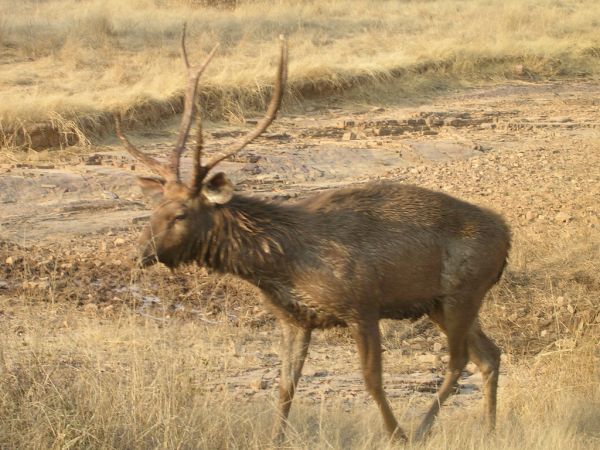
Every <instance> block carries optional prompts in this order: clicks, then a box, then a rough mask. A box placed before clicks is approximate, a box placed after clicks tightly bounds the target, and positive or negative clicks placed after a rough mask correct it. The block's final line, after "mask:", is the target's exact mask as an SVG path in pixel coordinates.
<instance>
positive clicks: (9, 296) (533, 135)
mask: <svg viewBox="0 0 600 450" xmlns="http://www.w3.org/2000/svg"><path fill="white" fill-rule="evenodd" d="M599 110H600V86H598V85H597V84H593V83H587V82H581V83H548V84H525V83H524V84H516V85H515V84H512V85H506V86H500V87H496V88H487V89H473V90H470V91H467V92H466V93H460V94H452V95H446V96H442V97H439V98H436V99H434V100H432V101H431V102H428V103H427V104H423V105H422V106H419V107H412V108H400V107H395V106H383V107H368V108H364V109H361V108H357V107H353V108H352V109H348V108H339V107H325V106H321V107H318V108H315V109H314V110H313V111H311V112H307V113H305V114H301V115H283V116H282V117H281V118H280V119H279V120H278V121H277V122H276V124H274V125H273V126H272V127H271V128H270V130H269V133H268V134H267V135H265V136H263V137H262V138H261V139H260V140H259V142H258V143H257V144H255V145H253V146H252V147H251V148H248V149H247V150H246V151H244V152H243V153H242V154H240V155H239V156H237V157H236V158H235V160H234V161H229V162H224V163H223V164H222V169H223V170H224V171H225V172H226V173H227V174H228V175H229V176H230V177H231V178H232V179H233V180H234V181H235V182H236V184H237V187H238V190H240V191H242V192H245V193H248V194H252V195H257V196H263V197H275V196H277V197H279V198H281V199H284V200H286V199H287V200H286V201H294V198H296V197H304V196H306V195H309V194H310V193H311V192H312V191H317V190H323V189H330V188H335V187H337V186H342V185H348V184H354V183H363V182H366V181H370V180H384V179H386V180H387V179H389V180H397V181H400V182H404V183H414V184H418V185H421V186H425V187H429V188H433V189H437V190H442V191H445V192H447V193H450V194H452V195H456V196H458V197H460V198H463V199H465V200H468V201H471V202H474V203H477V204H480V205H484V206H488V207H491V208H493V209H495V210H497V211H499V212H501V213H502V214H503V215H504V216H505V217H506V218H507V220H508V222H509V223H510V225H511V227H512V229H513V233H514V237H515V250H514V255H513V257H511V264H510V265H509V268H508V272H507V280H508V281H506V283H512V284H513V285H520V284H523V283H527V280H528V278H526V277H530V278H531V277H533V278H535V277H538V278H540V279H541V278H543V274H542V272H543V271H544V270H547V271H548V273H549V274H550V275H549V276H554V277H556V283H555V286H556V289H557V292H556V295H555V296H553V301H554V300H556V302H555V303H556V305H555V308H556V310H555V311H554V312H548V311H546V310H544V308H543V307H542V306H540V307H536V306H535V305H533V306H531V305H526V306H523V305H521V304H519V306H518V307H516V308H515V310H514V311H512V310H505V311H504V313H503V314H504V315H503V320H505V322H506V324H507V325H506V326H505V328H501V327H499V326H496V327H494V325H497V324H494V323H493V322H494V319H493V318H490V317H489V315H488V316H487V317H488V318H487V319H485V320H484V322H487V323H488V324H490V323H491V326H492V328H493V330H494V331H493V332H492V335H494V337H495V338H496V339H497V340H499V341H500V342H501V343H503V344H505V345H504V348H505V353H506V354H505V356H504V357H503V358H504V360H505V361H510V359H511V357H512V356H511V351H512V352H513V353H514V354H525V353H527V352H535V353H540V352H544V351H548V349H556V348H558V349H560V348H568V347H569V346H570V345H574V344H573V343H570V342H569V339H572V340H573V339H575V338H574V337H573V336H571V335H566V334H565V333H567V331H565V330H575V331H572V332H573V333H575V332H576V331H577V328H578V327H580V326H581V327H582V328H583V325H580V324H585V326H586V327H587V326H595V327H596V328H597V327H598V326H600V310H598V306H597V304H595V303H592V300H590V298H589V296H586V295H582V296H580V297H577V296H576V295H571V294H569V295H567V294H561V293H560V289H561V280H560V278H561V277H560V276H558V275H556V272H555V271H554V272H553V264H554V265H557V264H558V265H560V264H561V262H560V254H564V255H568V254H572V253H576V252H577V251H578V249H579V248H580V247H581V245H582V244H583V243H584V242H585V241H586V239H594V238H595V237H597V236H598V233H600V151H599V148H600V113H599ZM251 125H252V121H250V120H249V121H248V124H247V125H245V126H233V125H221V124H219V125H214V124H213V125H212V126H210V125H209V126H208V127H207V130H206V140H207V141H208V142H207V144H208V149H207V152H208V153H214V154H217V153H218V152H219V149H220V148H221V147H223V146H225V145H227V143H229V142H231V141H233V140H234V139H235V138H236V137H238V136H239V135H240V134H241V133H242V132H243V131H244V129H245V128H246V127H250V126H251ZM173 136H174V128H173V127H168V128H166V129H164V130H159V131H152V132H150V131H148V132H147V133H139V134H137V135H136V134H133V133H132V136H131V139H132V140H133V141H135V142H136V143H139V144H140V146H141V147H142V148H143V149H144V150H146V151H149V152H151V153H152V154H155V155H157V156H159V157H161V156H165V155H166V154H167V152H168V151H169V147H170V145H171V141H173ZM61 154H62V156H60V157H59V156H53V155H50V156H49V157H48V158H45V160H44V161H41V162H40V161H33V160H32V159H31V158H30V159H28V160H24V159H21V160H19V161H17V160H14V159H11V158H5V160H4V162H3V163H2V164H1V165H0V175H1V176H0V236H1V237H0V239H1V242H0V257H1V260H0V265H1V266H2V270H0V298H1V299H2V303H3V315H2V318H0V321H2V322H3V323H4V326H6V327H7V328H6V329H7V330H9V332H14V330H16V329H18V326H19V325H18V322H19V318H18V314H16V313H14V314H8V313H7V312H9V311H11V308H12V309H14V308H16V307H15V304H14V302H15V299H16V298H18V297H19V296H20V295H21V296H22V295H27V296H29V297H30V298H36V299H39V300H40V301H42V302H43V301H46V302H48V301H52V302H70V303H72V304H73V305H76V306H77V308H80V309H81V310H82V314H88V315H89V314H92V315H98V316H99V317H110V315H111V314H114V313H115V310H116V309H119V308H122V307H123V305H125V307H127V308H132V309H133V310H135V311H137V313H138V314H140V316H142V317H143V316H146V315H147V316H150V317H154V318H156V320H165V321H168V320H183V321H185V320H196V321H200V322H201V323H205V324H207V326H210V324H211V323H217V322H219V321H221V320H225V321H229V323H231V324H232V325H233V326H252V327H256V332H255V333H253V334H254V336H255V338H254V339H252V340H250V341H248V342H242V343H235V342H232V343H231V345H229V346H228V347H227V348H226V349H224V350H223V351H224V352H226V353H227V354H229V356H230V357H231V360H232V361H234V362H233V363H232V364H230V365H229V366H228V367H227V368H226V373H227V377H228V378H227V379H228V384H227V385H226V386H223V385H211V384H210V383H208V384H206V385H205V386H206V389H228V390H230V391H231V392H232V393H234V394H235V395H239V396H240V397H256V396H259V397H260V396H263V395H269V396H271V395H272V390H273V388H274V385H275V384H274V382H275V381H276V379H277V377H278V371H277V365H278V360H279V359H278V356H277V353H276V352H277V347H276V345H275V344H276V339H274V336H275V337H276V336H277V332H276V331H273V329H272V324H271V322H270V320H269V318H268V317H265V316H261V315H260V313H259V311H260V308H259V307H258V306H257V304H256V303H255V297H256V295H255V293H254V291H252V290H251V289H249V288H247V287H245V286H242V285H240V284H239V283H238V284H236V283H235V282H231V284H230V285H229V286H228V285H227V283H225V284H223V283H221V282H220V281H219V280H215V279H214V278H210V277H208V275H207V274H205V273H204V272H203V271H202V270H200V269H189V270H188V269H186V270H187V272H186V270H184V271H181V272H178V273H174V274H171V273H169V272H167V271H166V270H162V269H160V268H156V269H152V270H153V272H152V274H153V275H152V276H153V277H159V278H160V280H162V281H160V282H157V281H156V278H155V279H154V281H149V280H148V278H146V279H145V281H144V279H143V276H142V281H137V279H135V280H134V278H135V276H134V275H132V270H131V262H130V260H129V257H130V255H131V253H132V251H133V246H134V240H135V236H136V234H137V233H138V230H139V228H140V227H141V226H142V225H143V223H144V222H145V220H146V218H147V217H148V215H149V209H148V207H147V206H146V204H145V203H144V200H143V198H142V197H141V194H140V192H139V190H138V188H137V185H136V182H135V176H136V175H138V174H142V173H145V172H144V169H143V168H142V167H140V166H139V165H138V164H137V163H136V162H134V161H133V160H132V159H131V158H130V157H129V156H128V155H127V154H126V153H125V152H124V151H123V150H122V149H121V148H120V147H119V146H118V145H117V143H116V141H115V140H114V139H113V140H111V139H109V140H107V143H106V145H103V146H99V147H97V148H93V149H91V151H89V152H85V154H75V155H68V152H66V153H65V152H64V151H63V152H62V153H61ZM65 155H66V156H65ZM183 166H184V173H187V172H189V167H190V159H189V155H188V157H187V158H185V159H184V162H183ZM596 241H597V240H596ZM528 242H529V244H528ZM553 242H557V245H560V246H562V247H560V249H558V250H557V251H556V253H557V256H555V259H552V258H550V259H545V260H544V261H543V262H539V264H537V266H536V267H537V269H536V270H538V272H537V274H536V275H535V277H534V276H533V275H531V274H529V275H528V274H526V273H525V271H524V270H523V266H524V265H525V263H526V261H527V258H528V257H531V255H529V256H528V254H535V252H536V251H537V250H536V249H537V248H538V247H544V248H546V247H552V245H553ZM558 242H560V243H561V244H558ZM569 242H570V243H571V244H572V245H571V246H569V245H567V244H565V243H569ZM527 245H530V246H529V247H528V246H527ZM557 248H558V247H557ZM534 256H535V255H534ZM524 261H525V262H524ZM582 264H584V263H582ZM190 272H192V274H193V275H194V277H195V278H194V279H192V278H193V277H190V275H189V273H190ZM553 274H554V275H553ZM568 276H569V277H572V278H573V279H575V280H576V281H577V283H580V284H581V286H584V287H585V288H586V289H588V290H592V291H596V292H597V291H598V290H600V281H598V278H597V277H594V276H590V274H589V273H587V272H585V271H584V270H583V271H582V270H579V269H577V270H575V269H573V271H572V273H571V272H569V273H568ZM577 277H579V278H577ZM198 280H200V281H198ZM204 280H208V281H204ZM161 283H164V284H161ZM157 284H160V286H157ZM165 285H166V286H167V287H168V289H165ZM582 289H583V288H582ZM167 292H168V294H167ZM586 292H587V291H586ZM553 295H554V294H553ZM236 296H241V297H243V298H245V299H247V301H246V302H245V303H244V302H241V304H240V302H236V301H235V300H233V301H231V300H230V299H231V298H232V297H233V298H234V299H235V298H236ZM576 300H577V301H576ZM230 301H231V304H232V306H231V308H230V309H227V308H225V307H224V306H223V305H224V304H225V303H227V302H230ZM585 302H588V303H589V305H588V307H587V308H586V307H584V305H585V304H586V303H585ZM525 303H526V302H525ZM248 304H249V306H248ZM215 305H217V306H216V307H215ZM494 308H496V309H493V308H492V309H491V311H492V312H494V311H496V312H497V311H500V310H501V309H502V308H504V307H503V306H502V305H499V306H498V305H497V306H494ZM224 311H225V313H226V315H225V316H223V312H224ZM488 314H489V313H488ZM223 317H225V319H223ZM178 318H179V319H178ZM558 319H560V323H561V326H560V327H558V328H557V327H555V326H554V322H555V321H558ZM525 322H527V327H529V328H531V326H533V327H537V328H536V330H535V332H531V331H528V333H529V334H526V332H525V331H524V330H525V328H526V327H525V325H524V324H525ZM531 323H533V325H530V324H531ZM511 324H512V325H514V329H510V328H511ZM594 324H595V325H594ZM561 327H562V328H561ZM529 328H527V329H528V330H529ZM582 328H580V330H581V329H582ZM544 330H546V331H545V332H544ZM569 332H571V331H569ZM519 333H521V334H519ZM384 334H385V336H386V341H385V342H386V353H385V371H386V375H385V381H386V389H387V391H388V393H389V395H390V397H392V399H397V398H400V397H409V396H411V398H412V399H413V401H416V402H424V401H428V399H430V398H431V392H434V390H435V387H436V385H437V384H438V383H439V381H440V377H441V376H442V374H443V366H444V362H445V357H444V355H445V349H446V347H445V341H444V339H443V337H442V336H441V335H440V334H439V333H438V332H437V331H436V330H434V329H432V328H430V327H428V326H427V325H426V324H423V323H422V322H417V323H415V324H407V325H402V326H401V327H395V326H393V325H391V324H384ZM508 336H512V338H509V337H508ZM531 336H535V338H532V337H531ZM511 339H512V340H511ZM526 341H527V342H526ZM557 342H559V343H558V344H556V343H557ZM573 342H574V341H573ZM507 346H508V347H509V348H508V349H507V348H506V347H507ZM561 346H562V347H561ZM356 359H357V358H356V355H355V350H354V347H353V345H352V344H351V343H350V341H349V340H348V339H347V338H346V337H345V336H343V335H341V336H338V335H337V334H335V333H325V334H324V335H319V336H318V337H317V338H316V340H315V344H314V345H313V347H312V348H311V352H310V357H309V360H308V362H307V366H306V370H305V371H304V374H305V381H303V382H302V384H301V387H300V394H299V396H300V397H302V398H304V399H309V400H310V399H312V400H314V401H320V400H321V399H322V398H328V397H333V396H335V397H336V398H338V399H341V400H342V402H345V403H348V404H353V403H355V402H357V401H358V402H367V401H368V397H367V395H366V394H365V393H364V389H363V385H362V381H361V379H360V376H359V371H358V361H357V360H356ZM220 370H224V369H223V368H221V369H220ZM417 392H418V393H422V395H421V394H416V393H417ZM460 392H461V395H458V396H455V397H453V400H452V402H454V403H456V404H463V403H464V402H471V401H472V399H474V398H478V397H480V391H479V379H478V374H477V373H476V370H475V369H474V367H472V366H469V367H468V371H466V372H465V374H464V377H463V379H462V380H461V388H460ZM415 396H416V397H415Z"/></svg>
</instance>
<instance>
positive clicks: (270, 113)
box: [192, 35, 288, 192]
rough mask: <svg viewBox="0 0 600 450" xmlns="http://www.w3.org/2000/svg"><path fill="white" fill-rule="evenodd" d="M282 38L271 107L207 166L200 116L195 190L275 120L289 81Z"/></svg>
mask: <svg viewBox="0 0 600 450" xmlns="http://www.w3.org/2000/svg"><path fill="white" fill-rule="evenodd" d="M279 39H280V45H281V48H280V56H279V68H278V69H277V79H276V80H275V87H274V89H273V97H272V98H271V102H270V103H269V107H268V108H267V112H266V113H265V116H264V117H263V118H262V119H261V121H260V122H258V124H257V125H256V127H255V128H254V130H252V131H250V132H249V133H248V134H247V135H246V136H244V138H243V139H242V140H241V141H240V142H237V143H235V144H233V145H232V146H230V147H229V148H228V149H226V150H225V154H224V155H223V156H220V157H219V158H216V159H215V160H213V161H211V162H209V163H208V164H207V165H206V166H202V164H201V152H202V128H201V126H202V124H201V120H200V118H199V117H198V120H197V122H198V127H199V131H198V138H197V142H196V151H195V157H194V160H195V170H194V178H193V188H192V189H193V190H195V191H196V192H198V191H199V190H200V188H201V183H202V181H203V179H204V178H205V177H206V174H208V172H209V171H210V170H211V169H213V168H214V167H215V166H216V165H217V164H219V163H220V162H221V161H223V160H224V159H226V158H229V157H230V156H233V155H235V154H236V153H237V152H239V151H240V150H242V149H243V148H244V147H246V146H247V145H248V144H249V143H250V142H252V141H253V140H254V139H256V138H257V137H258V136H260V135H261V134H262V133H263V132H264V131H265V130H266V129H267V127H268V126H269V125H270V124H271V122H273V120H275V117H276V116H277V111H278V110H279V107H280V106H281V99H282V97H283V92H284V91H285V83H286V81H287V59H288V54H287V43H286V41H285V38H284V37H283V35H281V36H279Z"/></svg>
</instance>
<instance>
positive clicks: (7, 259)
mask: <svg viewBox="0 0 600 450" xmlns="http://www.w3.org/2000/svg"><path fill="white" fill-rule="evenodd" d="M4 262H5V263H6V265H7V266H12V265H13V264H14V263H15V260H14V258H13V257H12V256H9V257H8V258H6V259H5V260H4Z"/></svg>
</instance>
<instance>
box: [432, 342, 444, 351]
mask: <svg viewBox="0 0 600 450" xmlns="http://www.w3.org/2000/svg"><path fill="white" fill-rule="evenodd" d="M441 350H442V344H440V343H439V342H436V343H435V344H433V351H434V352H436V353H437V352H440V351H441Z"/></svg>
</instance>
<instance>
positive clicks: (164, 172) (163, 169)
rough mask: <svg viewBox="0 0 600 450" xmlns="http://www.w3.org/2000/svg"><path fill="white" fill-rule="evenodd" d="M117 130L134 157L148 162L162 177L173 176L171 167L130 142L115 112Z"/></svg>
mask: <svg viewBox="0 0 600 450" xmlns="http://www.w3.org/2000/svg"><path fill="white" fill-rule="evenodd" d="M115 131H116V133H117V136H118V137H119V140H120V141H121V143H122V144H123V146H124V147H125V148H126V149H127V151H128V152H129V153H131V155H132V156H133V157H134V158H137V159H139V160H140V161H141V162H143V163H144V164H146V165H147V166H148V168H149V169H151V170H152V171H153V172H155V173H156V174H157V175H160V176H161V177H163V178H165V179H166V180H168V179H169V178H170V177H171V176H172V172H171V171H170V170H169V167H167V166H166V165H165V164H163V163H160V162H158V161H157V160H155V159H154V158H152V157H151V156H149V155H146V154H145V153H142V152H141V151H140V150H138V149H137V148H136V147H135V146H134V145H133V144H132V143H131V142H129V139H127V137H125V135H124V134H123V131H122V130H121V119H120V117H119V116H118V115H116V114H115Z"/></svg>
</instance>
